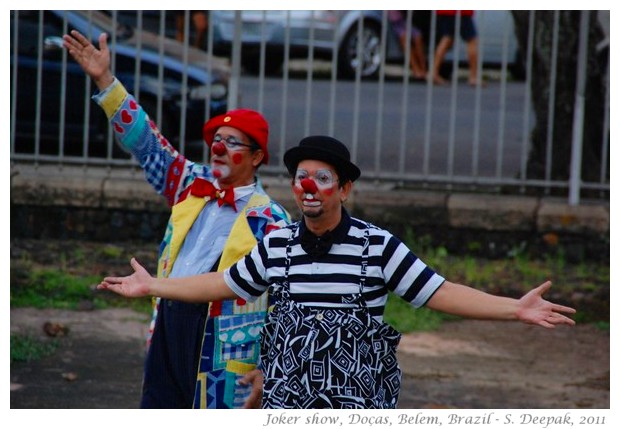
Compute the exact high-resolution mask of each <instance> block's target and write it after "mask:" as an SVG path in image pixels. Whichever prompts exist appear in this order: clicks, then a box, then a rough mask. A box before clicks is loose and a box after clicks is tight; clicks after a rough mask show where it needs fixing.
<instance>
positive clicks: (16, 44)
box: [10, 11, 610, 205]
mask: <svg viewBox="0 0 620 429" xmlns="http://www.w3.org/2000/svg"><path fill="white" fill-rule="evenodd" d="M193 12H195V11H86V12H80V13H78V11H57V12H55V11H11V141H10V145H11V161H12V163H22V162H23V163H56V164H58V165H59V166H62V165H68V164H80V165H84V166H85V167H88V166H89V165H93V166H95V165H96V166H102V165H104V166H105V165H110V166H112V165H114V166H127V167H128V168H137V164H136V163H135V161H133V160H132V159H131V158H130V156H129V155H128V154H126V153H125V152H123V151H122V150H120V149H119V148H118V146H117V145H116V143H115V142H114V141H113V137H112V133H111V132H110V127H109V125H108V124H107V121H106V120H105V117H104V116H103V114H102V112H101V111H100V109H99V108H98V107H97V106H96V105H95V104H94V103H93V101H92V100H91V96H92V94H93V92H94V90H95V88H94V85H93V84H92V83H91V82H90V80H89V79H88V78H87V77H86V76H85V75H84V74H83V73H82V72H81V70H80V69H79V66H77V64H75V62H73V60H72V59H71V58H70V57H69V56H68V54H67V52H66V51H65V50H64V49H63V48H62V47H61V43H62V42H61V39H60V38H61V37H62V35H63V34H64V33H66V32H68V31H69V30H71V29H73V28H77V29H78V30H79V31H81V32H83V33H84V34H86V35H87V36H88V37H90V38H91V39H92V40H97V37H98V34H99V32H100V31H105V32H108V33H109V38H108V42H109V45H110V49H111V51H112V68H113V72H114V73H115V75H116V76H117V77H119V79H120V80H121V81H122V82H123V83H124V84H125V86H126V87H127V88H128V90H129V91H130V92H132V93H133V94H134V95H135V96H136V98H137V99H138V100H139V101H140V104H141V105H142V106H143V107H144V109H145V110H146V112H147V113H148V114H149V116H150V117H151V118H152V119H153V120H154V121H155V122H156V123H157V124H158V126H159V127H160V129H161V130H162V133H163V134H164V135H165V136H166V137H168V139H169V140H170V141H171V142H172V143H173V144H174V145H175V146H176V147H177V148H178V149H179V150H180V151H181V152H182V153H184V154H185V155H186V156H188V157H189V158H190V159H194V160H197V161H206V160H207V159H208V152H207V150H206V145H205V144H204V142H203V141H202V137H201V130H202V123H203V122H204V121H205V120H206V119H208V118H209V117H212V116H214V115H217V114H220V113H223V112H224V111H226V110H227V109H233V108H239V107H244V108H251V109H256V110H259V111H261V112H262V113H263V114H264V115H265V117H266V118H267V120H268V121H269V123H270V138H269V148H270V149H269V150H270V155H271V156H270V158H271V160H272V161H271V163H270V165H268V166H264V167H263V169H262V174H269V175H285V174H286V169H285V167H284V165H283V162H282V155H283V153H284V152H285V151H286V150H287V149H288V148H290V147H292V146H295V145H296V144H297V143H298V142H299V140H300V139H301V138H302V137H304V136H306V135H309V134H326V135H333V136H335V137H337V138H338V139H340V140H342V141H343V142H345V143H346V144H347V145H348V147H349V148H350V150H351V155H352V158H353V161H354V162H355V163H356V164H358V165H359V166H360V168H361V170H362V178H363V179H366V180H370V181H373V180H374V181H377V182H387V183H391V184H393V185H394V186H407V187H425V188H440V189H450V190H459V189H466V190H479V191H481V192H488V193H498V192H507V191H511V192H516V193H526V192H529V191H530V190H533V192H539V193H540V192H543V193H547V194H553V195H561V196H562V197H565V198H567V200H568V201H569V202H570V204H573V205H575V204H579V202H580V199H581V198H582V197H583V196H587V197H588V198H591V197H592V198H602V199H608V198H609V183H610V181H609V176H610V171H609V127H610V120H609V110H610V107H609V100H610V97H609V86H610V85H609V65H608V61H609V11H581V16H580V19H579V20H578V21H577V24H575V23H574V21H569V20H567V19H564V18H563V15H562V13H561V11H545V12H538V11H529V12H527V11H525V12H527V16H526V19H525V20H521V21H519V22H520V24H518V22H517V20H516V19H513V15H512V14H511V12H510V11H475V12H474V14H473V22H474V25H475V29H476V32H477V38H476V40H477V58H476V62H475V64H471V65H470V64H469V56H468V53H471V51H470V49H471V45H470V44H468V43H467V42H465V41H464V40H462V39H461V37H460V34H459V33H460V30H461V29H462V28H464V27H465V24H464V21H463V20H462V19H457V20H456V25H455V33H454V34H453V35H452V39H453V45H452V47H451V48H450V50H449V51H448V54H447V56H446V57H445V58H444V60H443V62H442V63H441V64H438V63H437V59H436V57H435V55H434V54H435V52H436V49H435V46H438V44H441V40H440V38H439V36H438V33H437V31H438V29H439V27H440V24H441V23H440V19H439V15H437V14H436V13H435V12H433V11H400V12H402V17H403V19H404V24H403V25H404V31H405V32H406V33H407V34H411V33H412V32H414V31H417V32H419V33H420V35H421V37H422V41H423V45H422V46H423V49H422V51H423V53H424V55H425V57H426V61H425V65H426V69H427V74H426V76H425V78H420V77H416V76H414V74H413V71H412V69H411V67H410V66H409V64H410V62H411V59H412V56H413V55H416V54H415V53H414V50H413V47H414V44H415V43H416V40H415V39H413V38H410V37H406V38H405V39H403V42H404V44H401V40H400V39H399V37H398V34H397V32H396V31H395V25H394V23H393V21H392V17H393V16H394V15H391V14H390V13H388V12H391V11H202V12H205V13H208V18H209V25H208V28H207V29H206V30H205V34H204V37H201V36H200V34H198V33H197V31H196V28H194V27H193V24H192V22H193V20H192V13H193ZM522 12H524V11H522ZM542 13H548V14H552V15H549V16H550V17H551V20H550V23H551V24H550V25H549V27H548V28H549V30H548V33H549V40H548V42H544V43H547V44H546V45H545V47H544V49H542V48H541V45H540V44H541V43H543V42H541V41H540V39H539V38H538V39H537V37H538V36H537V32H536V25H540V23H539V21H538V20H537V18H540V16H541V15H540V14H542ZM591 17H594V18H595V19H590V18H591ZM523 22H525V26H524V27H523V25H524V24H523ZM180 23H183V24H184V25H181V26H179V25H178V24H180ZM518 25H521V27H517V26H518ZM593 26H596V27H597V28H599V27H600V29H601V34H602V36H601V38H600V41H599V42H598V44H597V45H596V46H595V48H594V49H596V50H597V52H600V55H598V56H596V58H598V59H599V60H598V63H597V64H595V66H596V67H598V68H602V69H603V71H602V72H601V71H600V70H599V71H598V75H597V76H599V80H602V83H603V86H602V88H603V91H602V100H601V103H599V104H600V105H602V108H601V115H600V130H598V131H597V132H596V133H595V134H596V135H597V136H600V138H598V140H600V141H597V142H596V143H595V144H594V147H595V148H596V150H595V151H594V152H595V155H596V156H595V157H594V159H596V160H597V162H599V163H600V165H596V171H597V172H598V175H597V177H596V178H595V179H592V178H591V177H586V175H584V174H583V169H584V168H588V169H589V168H591V167H592V165H591V161H589V159H592V158H587V157H586V156H585V155H586V154H588V153H589V152H588V151H591V150H592V147H593V146H592V144H593V142H591V141H589V138H588V135H586V134H584V133H586V132H588V131H589V130H588V128H587V127H588V126H590V127H591V125H588V118H589V117H590V116H589V113H588V111H587V106H588V103H587V102H586V100H588V98H589V97H591V96H592V95H591V93H590V92H589V91H594V89H593V87H592V85H591V82H592V80H593V77H592V76H593V73H594V72H593V71H592V70H593V69H592V67H593V66H592V64H591V60H589V58H592V55H591V54H592V52H591V51H589V50H591V49H592V48H591V44H590V43H589V40H590V39H589V37H592V36H591V34H592V33H593V30H592V28H590V27H593ZM518 35H520V37H521V39H520V40H522V43H521V44H519V43H518V40H519V38H518V37H517V36H518ZM567 35H568V36H567ZM162 36H163V37H162ZM567 37H568V38H569V39H570V37H574V38H575V40H576V42H575V44H576V46H578V50H577V51H576V54H575V56H574V58H575V59H576V61H575V62H574V63H575V68H574V70H566V69H565V68H559V67H558V63H559V62H560V61H561V60H562V58H563V57H562V54H563V52H562V50H563V49H564V46H562V45H560V43H561V42H560V41H561V40H566V38H567ZM536 49H538V50H536ZM540 52H545V53H546V54H548V55H549V59H548V61H547V62H548V64H549V71H548V72H547V71H543V72H541V67H540V65H538V66H536V64H538V63H535V58H536V56H535V55H540ZM439 65H440V66H441V67H439V69H440V71H441V78H442V79H443V80H444V84H443V85H438V84H435V83H436V82H435V83H434V82H433V80H434V79H433V74H432V70H433V69H434V67H435V66H439ZM470 67H474V68H475V70H476V72H477V76H478V77H479V83H477V84H476V83H475V82H470V78H471V75H470V71H469V68H470ZM596 67H595V69H596ZM541 73H544V76H543V77H544V81H546V82H548V84H546V86H545V87H544V91H542V92H537V91H534V90H533V88H540V86H536V82H538V81H537V80H536V79H542V78H541ZM571 73H572V74H573V75H574V76H575V82H576V84H575V86H574V87H573V88H572V91H573V94H571V100H573V102H572V103H573V105H571V106H570V107H571V111H572V112H573V116H572V118H571V121H570V122H567V123H565V124H561V126H559V125H558V121H557V118H558V115H559V114H560V113H559V112H560V111H559V110H558V109H566V108H567V106H565V105H562V104H561V101H562V100H565V97H566V88H565V87H563V86H562V85H563V84H564V82H565V81H566V79H565V78H564V77H565V75H567V74H571ZM470 83H471V84H470ZM533 91H534V92H533ZM543 96H544V100H545V102H546V104H545V106H544V108H541V104H538V103H537V102H536V101H538V100H543V98H540V97H543ZM533 100H534V101H533ZM541 127H542V128H544V129H545V130H546V132H545V133H544V137H543V138H542V139H543V140H544V141H543V142H541V141H540V137H539V136H538V134H537V131H535V130H537V129H538V128H541ZM558 127H560V128H561V129H559V128H558ZM567 129H570V130H572V134H571V135H572V142H571V144H570V146H567V148H568V149H567V150H568V152H566V150H561V149H558V146H557V143H556V140H557V136H558V135H562V134H561V132H563V131H565V130H567ZM533 140H536V144H537V145H539V146H540V147H542V148H543V149H542V150H539V149H536V150H535V148H533ZM537 150H538V152H541V153H542V155H540V154H539V155H540V156H541V158H540V159H541V160H542V161H541V163H542V167H541V168H540V169H541V171H542V172H538V173H537V174H534V173H533V172H532V171H533V170H532V171H531V167H530V166H531V164H532V160H531V157H532V153H537ZM562 160H566V161H564V162H565V164H567V165H566V166H565V167H566V168H565V169H566V171H568V173H567V174H568V175H564V176H562V175H561V174H560V175H558V174H556V173H557V172H556V170H558V167H557V164H558V163H560V162H561V161H562Z"/></svg>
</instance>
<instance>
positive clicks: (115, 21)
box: [106, 10, 163, 164]
mask: <svg viewBox="0 0 620 429" xmlns="http://www.w3.org/2000/svg"><path fill="white" fill-rule="evenodd" d="M112 28H113V30H112V40H111V41H110V46H112V47H113V49H112V52H111V56H110V68H111V70H112V74H113V75H115V74H116V40H117V36H118V35H117V34H116V29H117V28H118V11H117V10H113V11H112ZM160 55H163V51H162V52H161V53H160ZM161 116H162V115H161V112H160V113H159V116H158V118H161ZM106 144H107V146H106V149H107V153H106V159H107V160H108V161H111V160H112V149H113V148H114V144H115V143H114V135H113V133H108V140H107V142H106ZM110 164H112V163H111V162H110Z"/></svg>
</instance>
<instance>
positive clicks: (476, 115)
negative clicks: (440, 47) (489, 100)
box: [467, 21, 485, 177]
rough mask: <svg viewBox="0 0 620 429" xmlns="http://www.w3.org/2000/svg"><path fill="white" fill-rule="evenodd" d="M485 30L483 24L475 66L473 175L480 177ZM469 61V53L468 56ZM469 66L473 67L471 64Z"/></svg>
mask: <svg viewBox="0 0 620 429" xmlns="http://www.w3.org/2000/svg"><path fill="white" fill-rule="evenodd" d="M483 22H484V21H483ZM484 30H485V26H482V28H481V31H480V36H479V43H478V46H479V51H478V59H477V62H476V64H475V65H474V67H476V71H477V72H476V75H477V76H478V82H477V83H476V94H475V101H474V131H473V135H472V153H471V175H472V176H473V177H478V157H479V151H480V110H481V104H482V100H481V97H482V58H483V57H484V43H482V42H483V40H484ZM467 61H468V62H469V55H468V58H467ZM468 65H469V67H472V65H471V64H469V63H468Z"/></svg>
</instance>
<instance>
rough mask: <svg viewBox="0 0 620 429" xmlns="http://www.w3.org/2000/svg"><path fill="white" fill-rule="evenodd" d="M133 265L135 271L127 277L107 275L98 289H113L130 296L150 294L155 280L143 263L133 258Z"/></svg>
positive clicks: (136, 296)
mask: <svg viewBox="0 0 620 429" xmlns="http://www.w3.org/2000/svg"><path fill="white" fill-rule="evenodd" d="M130 263H131V267H132V268H133V270H134V273H133V274H131V275H129V276H126V277H105V278H104V279H103V281H102V282H101V283H99V284H98V285H97V289H106V290H111V291H112V292H115V293H117V294H119V295H122V296H125V297H128V298H138V297H142V296H148V295H150V290H151V284H152V283H153V281H155V278H154V277H152V276H151V275H150V274H149V273H148V271H146V269H144V267H143V266H142V265H140V264H139V263H138V261H136V258H131V262H130Z"/></svg>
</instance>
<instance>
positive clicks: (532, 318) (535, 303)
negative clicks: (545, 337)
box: [517, 281, 576, 328]
mask: <svg viewBox="0 0 620 429" xmlns="http://www.w3.org/2000/svg"><path fill="white" fill-rule="evenodd" d="M550 287H551V282H550V281H546V282H545V283H543V284H541V285H540V286H538V287H537V288H535V289H532V290H531V291H529V292H528V293H527V294H525V295H523V297H522V298H521V299H520V300H519V308H518V310H517V318H518V319H519V320H520V321H522V322H525V323H530V324H533V325H540V326H543V327H545V328H554V327H555V326H556V325H574V324H575V321H574V320H573V319H571V318H570V317H567V316H565V315H564V314H561V313H566V314H574V313H575V312H576V310H575V309H574V308H571V307H566V306H564V305H559V304H554V303H552V302H549V301H547V300H545V299H543V297H542V296H543V294H544V293H545V292H547V291H548V290H549V288H550Z"/></svg>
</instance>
